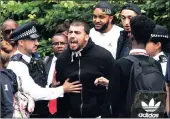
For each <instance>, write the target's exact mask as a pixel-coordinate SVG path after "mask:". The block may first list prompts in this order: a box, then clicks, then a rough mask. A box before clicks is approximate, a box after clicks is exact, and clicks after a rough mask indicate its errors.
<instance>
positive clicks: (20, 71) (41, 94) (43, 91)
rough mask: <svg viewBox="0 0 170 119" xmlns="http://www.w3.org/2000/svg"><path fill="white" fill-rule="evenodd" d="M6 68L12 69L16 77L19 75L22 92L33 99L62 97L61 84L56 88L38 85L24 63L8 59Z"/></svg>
mask: <svg viewBox="0 0 170 119" xmlns="http://www.w3.org/2000/svg"><path fill="white" fill-rule="evenodd" d="M7 68H8V69H11V70H13V72H15V74H16V75H17V77H20V79H21V81H22V88H23V90H24V92H28V93H29V94H30V95H31V96H32V97H33V98H34V100H52V99H56V98H58V97H63V94H64V89H63V86H60V87H57V88H42V87H40V86H39V85H37V84H36V83H35V82H34V80H33V79H32V77H31V76H30V75H29V71H28V67H27V66H26V65H25V64H24V63H22V62H18V61H10V62H9V64H8V67H7Z"/></svg>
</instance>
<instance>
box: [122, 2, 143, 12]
mask: <svg viewBox="0 0 170 119" xmlns="http://www.w3.org/2000/svg"><path fill="white" fill-rule="evenodd" d="M125 9H128V10H132V11H134V12H136V13H137V14H138V15H141V9H140V8H139V7H138V6H137V5H135V4H133V3H129V4H125V5H123V6H122V9H121V11H122V10H125ZM121 11H120V12H121Z"/></svg>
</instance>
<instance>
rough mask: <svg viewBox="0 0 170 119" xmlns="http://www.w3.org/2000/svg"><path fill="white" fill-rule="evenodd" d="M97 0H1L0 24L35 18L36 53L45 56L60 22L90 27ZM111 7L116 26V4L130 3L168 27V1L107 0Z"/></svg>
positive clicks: (169, 18)
mask: <svg viewBox="0 0 170 119" xmlns="http://www.w3.org/2000/svg"><path fill="white" fill-rule="evenodd" d="M98 1H100V0H93V1H87V0H86V1H85V0H84V1H82V0H68V1H66V0H11V1H6V0H3V1H2V0H1V5H0V10H1V17H0V23H2V22H3V21H4V20H5V19H8V18H11V19H14V20H16V21H17V22H18V24H19V25H20V24H24V23H26V22H29V21H36V22H37V23H38V25H39V32H40V34H41V35H42V37H41V40H40V45H39V48H38V52H39V54H40V56H41V57H42V56H46V55H49V54H50V52H51V46H50V41H51V39H50V37H51V36H52V35H53V34H54V32H55V28H56V26H57V25H58V24H60V23H63V22H64V21H70V22H71V21H73V20H83V21H86V22H87V23H89V25H90V26H91V27H92V26H93V23H92V13H93V7H94V6H95V5H96V3H97V2H98ZM108 1H109V2H111V3H112V4H113V5H114V7H115V12H116V14H115V15H116V17H117V22H116V23H117V24H119V25H120V19H119V11H120V7H121V6H122V5H123V4H125V3H127V2H133V3H136V4H138V5H139V6H140V7H141V8H142V11H143V12H144V13H145V14H146V15H148V16H149V17H151V18H153V19H154V20H155V21H156V23H158V24H161V25H165V26H167V27H170V25H169V21H170V17H169V11H170V6H169V0H108Z"/></svg>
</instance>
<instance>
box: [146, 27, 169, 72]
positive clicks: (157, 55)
mask: <svg viewBox="0 0 170 119" xmlns="http://www.w3.org/2000/svg"><path fill="white" fill-rule="evenodd" d="M169 41H170V40H169V35H168V29H167V28H166V27H164V26H161V25H156V27H155V29H154V31H153V33H152V34H151V39H150V41H149V42H148V43H147V45H146V51H147V53H148V54H149V55H150V56H152V57H153V58H154V59H155V60H157V61H159V62H160V63H161V66H162V72H163V74H164V75H165V73H166V65H167V55H166V53H167V52H168V44H169Z"/></svg>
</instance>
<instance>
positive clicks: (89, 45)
mask: <svg viewBox="0 0 170 119" xmlns="http://www.w3.org/2000/svg"><path fill="white" fill-rule="evenodd" d="M94 45H95V44H94V42H93V41H92V40H91V38H89V40H88V43H87V45H86V46H85V47H84V48H83V49H80V50H79V51H76V52H74V51H71V49H70V48H69V51H70V53H71V62H73V61H74V60H73V57H74V56H75V57H81V56H82V55H83V54H84V53H86V52H87V51H89V50H90V49H91V48H92V47H93V46H94Z"/></svg>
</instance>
